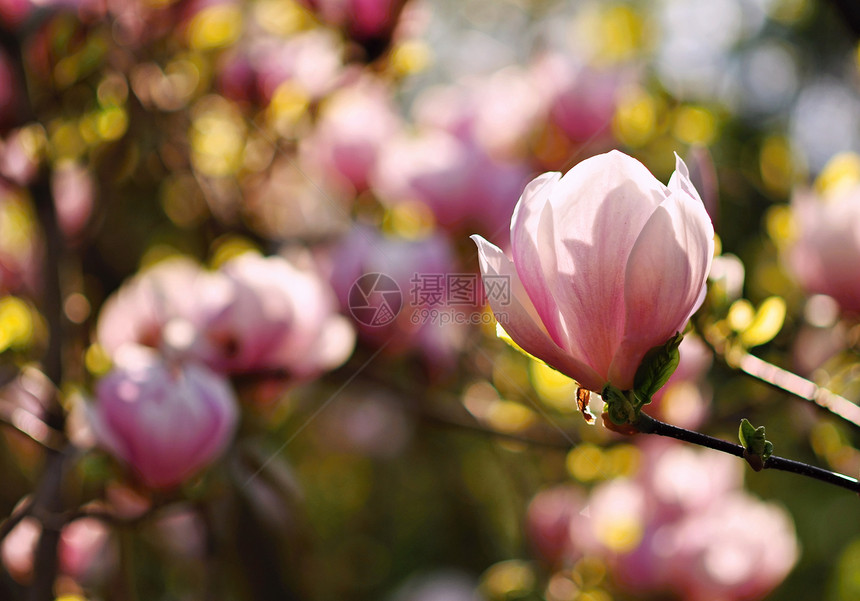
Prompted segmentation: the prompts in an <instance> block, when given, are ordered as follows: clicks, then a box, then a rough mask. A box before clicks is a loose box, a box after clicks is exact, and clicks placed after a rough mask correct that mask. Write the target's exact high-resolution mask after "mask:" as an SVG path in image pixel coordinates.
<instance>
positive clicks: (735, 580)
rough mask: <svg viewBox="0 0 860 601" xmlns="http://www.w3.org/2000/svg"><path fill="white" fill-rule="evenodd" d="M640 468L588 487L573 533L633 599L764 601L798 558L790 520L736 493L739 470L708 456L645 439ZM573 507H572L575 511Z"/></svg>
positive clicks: (726, 459) (734, 463) (730, 461)
mask: <svg viewBox="0 0 860 601" xmlns="http://www.w3.org/2000/svg"><path fill="white" fill-rule="evenodd" d="M640 444H641V448H642V452H643V460H642V466H643V469H642V470H641V471H640V472H639V474H638V475H637V476H636V477H635V478H632V479H616V480H611V481H608V482H605V483H603V484H600V485H598V486H597V487H596V488H595V489H593V491H592V493H591V495H590V497H589V499H588V505H587V509H586V510H585V511H583V512H580V516H582V515H583V514H584V515H585V516H587V517H586V518H585V519H584V520H582V521H580V523H579V524H578V526H577V528H574V529H572V530H571V540H572V541H573V544H574V545H575V548H576V549H577V550H579V551H580V552H586V553H589V554H595V555H597V556H600V557H603V558H605V560H606V561H607V562H608V563H609V564H610V566H611V571H612V573H613V576H614V578H615V580H616V582H617V584H618V585H619V586H620V587H621V588H622V589H624V590H626V591H629V592H631V593H636V594H648V593H660V592H673V593H675V594H676V595H678V596H679V597H680V598H682V599H686V600H690V601H705V600H708V601H730V600H732V601H734V600H748V601H751V600H753V599H761V598H763V597H764V596H765V595H767V593H769V592H770V591H771V590H772V589H773V588H775V587H776V586H777V585H778V584H779V583H780V582H782V580H783V579H784V578H785V576H786V575H787V574H788V572H789V571H790V570H791V568H792V566H793V565H794V563H795V562H796V561H797V556H798V547H797V540H796V537H795V533H794V526H793V524H792V521H791V518H790V516H789V514H788V513H787V512H786V511H785V509H783V508H782V507H780V506H778V505H775V504H773V503H767V502H763V501H760V500H758V499H756V498H754V497H752V496H750V495H748V494H747V493H746V492H744V490H743V464H742V463H741V462H738V460H737V458H735V457H731V456H728V455H725V454H722V453H719V452H716V451H712V450H709V449H696V448H693V447H690V446H686V445H684V444H683V443H679V442H677V441H673V440H667V439H657V438H652V439H645V440H644V441H642V442H641V443H640ZM578 507H579V504H575V505H574V509H575V508H578Z"/></svg>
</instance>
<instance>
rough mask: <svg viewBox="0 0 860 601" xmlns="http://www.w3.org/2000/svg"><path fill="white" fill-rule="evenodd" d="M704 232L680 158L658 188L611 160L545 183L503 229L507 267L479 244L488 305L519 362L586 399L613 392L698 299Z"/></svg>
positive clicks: (642, 173) (594, 161)
mask: <svg viewBox="0 0 860 601" xmlns="http://www.w3.org/2000/svg"><path fill="white" fill-rule="evenodd" d="M713 236H714V229H713V226H712V225H711V220H710V218H709V217H708V214H707V212H706V211H705V208H704V206H703V205H702V201H701V199H700V198H699V195H698V193H697V192H696V190H695V188H694V187H693V186H692V184H691V183H690V180H689V177H688V174H687V168H686V166H685V165H684V163H683V161H681V159H680V158H678V159H677V166H676V171H675V173H674V175H673V176H672V178H671V180H670V181H669V185H668V187H667V186H664V185H663V184H661V183H660V182H659V181H657V180H656V179H655V178H654V176H652V175H651V174H650V173H649V172H648V170H647V169H646V168H645V167H644V166H643V165H642V164H641V163H639V162H638V161H636V160H635V159H633V158H631V157H629V156H626V155H624V154H622V153H620V152H618V151H612V152H610V153H607V154H603V155H598V156H595V157H592V158H590V159H587V160H585V161H583V162H581V163H579V164H578V165H577V166H576V167H574V168H573V169H571V170H570V171H569V172H568V173H567V174H565V175H564V176H563V177H562V176H560V175H559V174H558V173H545V174H543V175H541V176H539V177H537V178H536V179H535V180H533V181H532V182H531V183H530V184H528V186H526V189H525V191H524V192H523V194H522V196H521V197H520V200H519V203H518V204H517V208H516V210H515V211H514V216H513V219H512V221H511V248H512V254H513V260H512V259H510V258H508V257H507V256H505V254H504V253H503V252H502V250H501V249H499V248H498V247H496V246H494V245H493V244H491V243H489V242H487V241H486V240H484V239H483V238H481V237H480V236H473V239H474V240H475V242H476V244H477V245H478V250H479V253H480V263H481V273H482V274H483V276H484V278H485V279H486V278H487V277H488V276H489V277H499V276H500V277H502V278H507V280H508V281H509V282H510V295H509V298H508V297H507V296H505V295H498V294H496V295H489V294H488V295H489V296H491V298H490V299H489V300H490V306H491V307H492V309H493V312H494V313H495V314H496V316H497V319H498V320H499V323H500V324H501V325H502V327H503V328H504V329H505V330H506V332H507V333H508V335H510V336H511V338H512V339H513V340H514V342H516V343H517V344H518V345H519V346H520V347H522V348H523V349H524V350H525V351H526V352H528V353H531V354H532V355H534V356H536V357H538V358H540V359H542V360H544V361H545V362H546V363H547V364H548V365H550V366H551V367H553V368H555V369H557V370H558V371H560V372H562V373H564V374H566V375H568V376H570V377H571V378H573V379H575V380H576V381H577V382H579V384H580V385H581V386H582V387H584V388H586V389H588V390H593V391H597V392H599V391H601V390H602V389H603V388H604V387H605V386H606V385H607V384H609V383H612V384H613V385H614V386H616V387H618V388H619V389H621V390H629V389H632V387H633V378H634V375H635V374H636V370H637V368H638V367H639V364H640V363H641V361H642V358H643V357H644V355H645V353H646V352H647V351H648V350H649V349H651V348H653V347H655V346H657V345H660V344H663V343H665V342H666V341H668V340H669V338H671V337H672V336H673V335H674V334H675V333H676V332H680V331H683V329H684V326H685V324H686V323H687V320H688V319H689V318H690V316H691V315H692V314H693V312H694V311H695V310H696V309H698V307H699V306H700V305H701V303H702V300H703V299H704V295H705V290H706V278H707V275H708V270H709V269H710V266H711V260H712V257H713V254H714V240H713Z"/></svg>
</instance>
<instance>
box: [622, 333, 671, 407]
mask: <svg viewBox="0 0 860 601" xmlns="http://www.w3.org/2000/svg"><path fill="white" fill-rule="evenodd" d="M683 339H684V335H683V334H681V333H680V332H677V333H676V334H675V335H674V336H673V337H672V338H670V339H669V340H667V341H666V342H665V343H664V344H661V345H659V346H655V347H654V348H652V349H651V350H649V351H648V352H647V353H645V357H643V358H642V363H640V364H639V369H637V370H636V376H635V377H634V378H633V392H634V394H635V396H636V399H637V400H638V401H639V406H640V407H641V406H642V405H646V404H648V403H650V402H651V397H652V396H654V394H655V393H656V392H657V391H658V390H660V389H661V388H662V387H663V385H664V384H665V383H666V382H667V381H668V380H669V378H670V377H671V376H672V374H673V373H674V372H675V368H677V367H678V362H679V361H680V360H681V353H680V352H679V351H678V346H679V345H680V344H681V340H683Z"/></svg>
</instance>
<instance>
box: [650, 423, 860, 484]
mask: <svg viewBox="0 0 860 601" xmlns="http://www.w3.org/2000/svg"><path fill="white" fill-rule="evenodd" d="M634 426H635V427H636V429H637V431H638V432H640V433H642V434H656V435H657V436H666V437H668V438H674V439H675V440H680V441H683V442H689V443H692V444H696V445H699V446H702V447H707V448H709V449H714V450H715V451H720V452H722V453H728V454H729V455H734V456H736V457H743V456H744V448H743V447H742V446H741V445H739V444H735V443H732V442H728V441H725V440H722V439H721V438H715V437H713V436H708V435H707V434H702V433H701V432H696V431H693V430H687V429H685V428H679V427H678V426H673V425H671V424H667V423H664V422H661V421H659V420H656V419H654V418H653V417H650V416H649V415H646V414H644V413H640V414H639V419H638V421H637V422H636V424H634ZM764 469H772V470H779V471H783V472H792V473H795V474H800V475H802V476H806V477H808V478H813V479H815V480H819V481H821V482H826V483H827V484H833V485H834V486H839V487H841V488H845V489H847V490H850V491H852V492H856V493H858V494H860V482H858V481H857V480H856V479H855V478H851V477H850V476H846V475H844V474H840V473H838V472H831V471H830V470H826V469H823V468H820V467H815V466H813V465H809V464H806V463H802V462H800V461H794V460H792V459H786V458H785V457H777V456H776V455H772V456H770V457H769V458H768V459H767V461H765V462H764Z"/></svg>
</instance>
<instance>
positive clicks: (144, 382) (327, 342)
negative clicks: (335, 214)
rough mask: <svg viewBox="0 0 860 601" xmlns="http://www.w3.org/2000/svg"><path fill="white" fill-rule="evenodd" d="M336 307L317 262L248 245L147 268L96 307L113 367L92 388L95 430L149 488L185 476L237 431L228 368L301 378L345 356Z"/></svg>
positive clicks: (343, 326) (232, 372)
mask: <svg viewBox="0 0 860 601" xmlns="http://www.w3.org/2000/svg"><path fill="white" fill-rule="evenodd" d="M336 310H337V305H336V301H335V298H334V295H333V293H332V291H331V289H330V288H329V287H328V286H327V285H326V284H325V283H324V282H323V281H321V280H320V279H319V277H318V276H317V275H316V274H315V273H314V272H312V271H309V270H302V269H299V268H297V267H296V266H294V265H293V264H291V263H290V262H289V261H287V260H286V259H284V258H281V257H267V258H263V257H261V256H258V255H256V254H252V253H245V254H242V255H240V256H238V257H236V258H233V259H230V260H228V261H225V262H224V263H223V264H222V265H221V266H220V268H219V269H218V270H217V271H207V270H205V269H203V268H202V267H200V266H199V265H197V264H195V263H193V262H191V261H190V260H185V259H173V260H168V261H165V262H162V263H159V264H158V265H156V266H154V267H153V268H151V269H149V270H145V271H142V272H141V273H139V274H138V275H136V276H135V277H134V278H133V279H132V280H130V281H129V282H128V283H127V284H125V285H124V286H123V287H122V288H120V290H119V291H117V293H116V294H115V295H114V296H112V297H111V298H109V299H108V300H107V301H106V302H105V304H104V306H103V308H102V311H101V314H100V316H99V323H98V329H97V340H98V343H99V344H100V345H101V348H102V349H103V350H104V352H105V353H107V355H108V357H109V359H110V360H111V362H112V364H113V366H112V368H111V371H110V372H109V373H108V374H107V375H105V376H104V378H102V379H101V381H100V382H99V384H98V387H97V389H96V397H97V403H96V404H95V406H94V408H93V413H94V426H93V427H94V429H95V431H96V435H97V436H98V437H99V438H100V440H101V442H102V444H104V445H105V446H107V447H108V448H109V449H110V450H111V451H112V452H113V453H114V454H115V455H117V456H118V457H119V458H121V459H123V460H124V461H126V462H128V463H129V464H130V465H131V466H132V467H133V468H134V469H135V470H136V471H137V473H138V475H139V476H140V477H141V479H142V481H143V482H144V483H145V484H147V485H148V486H151V487H155V488H163V487H171V486H176V485H178V484H180V483H182V482H184V481H185V480H187V479H188V478H189V477H190V476H191V475H193V474H194V473H196V472H197V471H198V470H199V469H200V468H201V467H203V466H205V465H208V464H209V463H210V462H211V461H212V460H213V459H214V458H215V457H216V456H217V455H218V454H220V453H221V452H222V451H223V450H224V448H225V447H226V446H227V445H228V444H229V443H230V441H231V438H232V435H233V433H234V430H235V427H236V423H237V420H238V409H239V408H238V403H237V399H236V397H235V394H234V392H233V390H232V389H231V387H230V384H229V382H228V379H227V378H228V377H229V376H243V375H244V376H248V375H251V376H253V375H257V376H258V377H260V378H263V379H265V378H266V377H267V376H269V377H271V376H274V377H280V379H282V380H284V381H291V382H294V381H300V380H306V379H309V378H313V377H315V376H317V375H319V374H320V373H322V372H323V371H325V370H327V369H331V368H333V367H336V366H338V365H340V364H341V363H342V362H343V361H345V360H346V358H347V357H348V356H349V354H350V353H351V352H352V348H353V344H354V333H353V330H352V328H351V326H350V325H349V323H348V322H347V320H346V318H345V317H343V316H341V315H338V314H337V313H336ZM279 372H280V373H279ZM246 396H249V397H250V396H251V395H246Z"/></svg>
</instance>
